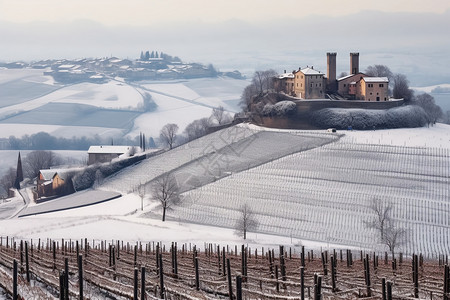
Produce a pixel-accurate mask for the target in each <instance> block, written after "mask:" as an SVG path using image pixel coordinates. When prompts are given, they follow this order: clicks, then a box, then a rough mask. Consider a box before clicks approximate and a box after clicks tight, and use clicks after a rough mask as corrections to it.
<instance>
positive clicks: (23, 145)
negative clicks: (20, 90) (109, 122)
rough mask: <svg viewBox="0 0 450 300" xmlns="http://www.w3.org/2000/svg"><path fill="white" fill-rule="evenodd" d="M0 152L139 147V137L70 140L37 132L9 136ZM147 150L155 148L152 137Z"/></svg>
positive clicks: (94, 137)
mask: <svg viewBox="0 0 450 300" xmlns="http://www.w3.org/2000/svg"><path fill="white" fill-rule="evenodd" d="M2 141H3V142H2V143H0V145H1V148H0V149H1V150H88V149H89V147H90V146H92V145H107V144H117V145H140V139H139V137H136V138H134V139H132V138H130V137H122V138H114V139H112V138H102V137H100V136H98V135H95V136H93V137H91V138H88V137H79V138H78V137H72V138H71V139H67V138H63V137H55V136H52V135H50V134H48V133H47V132H38V133H35V134H32V135H24V136H22V137H21V138H17V137H15V136H10V137H9V138H7V139H2ZM145 142H146V144H147V145H148V147H149V148H156V142H155V140H154V139H153V137H150V138H148V139H146V141H145Z"/></svg>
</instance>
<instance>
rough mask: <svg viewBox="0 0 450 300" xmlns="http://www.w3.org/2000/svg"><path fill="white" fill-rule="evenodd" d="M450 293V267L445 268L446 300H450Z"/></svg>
mask: <svg viewBox="0 0 450 300" xmlns="http://www.w3.org/2000/svg"><path fill="white" fill-rule="evenodd" d="M449 293H450V267H449V266H448V265H445V266H444V300H449V299H450V297H449Z"/></svg>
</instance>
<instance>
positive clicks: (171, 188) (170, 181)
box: [151, 173, 180, 222]
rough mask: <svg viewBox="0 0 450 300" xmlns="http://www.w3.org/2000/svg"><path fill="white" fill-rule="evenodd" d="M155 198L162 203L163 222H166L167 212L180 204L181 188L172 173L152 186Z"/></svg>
mask: <svg viewBox="0 0 450 300" xmlns="http://www.w3.org/2000/svg"><path fill="white" fill-rule="evenodd" d="M151 189H152V195H153V198H154V199H156V200H158V201H159V202H160V203H161V206H162V209H163V215H162V221H163V222H164V221H165V220H166V210H167V209H169V208H170V207H171V206H172V205H174V204H177V203H179V202H180V188H179V186H178V183H177V181H176V179H175V176H174V175H173V174H171V173H166V174H165V175H162V176H161V177H159V178H157V179H156V180H155V181H154V182H153V184H152V188H151Z"/></svg>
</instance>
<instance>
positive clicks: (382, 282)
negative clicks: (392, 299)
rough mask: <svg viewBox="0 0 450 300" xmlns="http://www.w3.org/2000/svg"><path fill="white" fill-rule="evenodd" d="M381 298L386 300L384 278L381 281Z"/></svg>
mask: <svg viewBox="0 0 450 300" xmlns="http://www.w3.org/2000/svg"><path fill="white" fill-rule="evenodd" d="M381 297H382V300H386V278H384V277H383V278H382V279H381Z"/></svg>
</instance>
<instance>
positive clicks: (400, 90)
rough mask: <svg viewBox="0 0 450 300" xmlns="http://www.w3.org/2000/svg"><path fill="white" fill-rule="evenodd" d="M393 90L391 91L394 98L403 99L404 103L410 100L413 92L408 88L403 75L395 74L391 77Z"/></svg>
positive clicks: (407, 82)
mask: <svg viewBox="0 0 450 300" xmlns="http://www.w3.org/2000/svg"><path fill="white" fill-rule="evenodd" d="M393 80H394V88H393V90H392V93H393V96H394V98H397V99H401V98H403V99H405V102H409V101H411V100H412V98H413V96H414V91H413V90H412V89H410V88H409V81H408V79H407V78H406V76H405V75H403V74H396V75H394V77H393Z"/></svg>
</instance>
